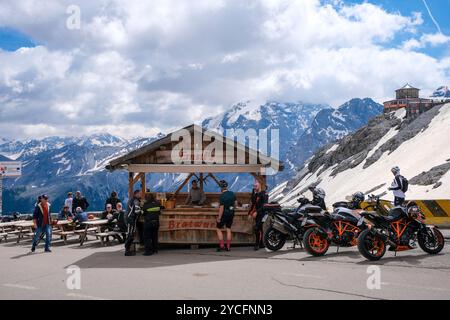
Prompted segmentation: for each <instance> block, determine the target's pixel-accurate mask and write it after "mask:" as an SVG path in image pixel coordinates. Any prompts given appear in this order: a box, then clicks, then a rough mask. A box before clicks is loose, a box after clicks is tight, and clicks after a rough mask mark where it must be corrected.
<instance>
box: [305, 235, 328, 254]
mask: <svg viewBox="0 0 450 320" xmlns="http://www.w3.org/2000/svg"><path fill="white" fill-rule="evenodd" d="M303 243H304V245H305V249H306V251H307V252H308V253H309V254H310V255H312V256H315V257H321V256H323V255H325V253H327V251H328V248H329V247H330V241H328V239H327V238H326V237H324V236H323V235H321V234H320V233H319V230H318V229H317V228H311V229H308V230H307V231H306V232H305V235H304V236H303Z"/></svg>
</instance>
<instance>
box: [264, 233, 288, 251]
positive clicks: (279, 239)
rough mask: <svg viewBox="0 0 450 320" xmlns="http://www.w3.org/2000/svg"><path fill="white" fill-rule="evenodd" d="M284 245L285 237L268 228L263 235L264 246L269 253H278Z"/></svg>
mask: <svg viewBox="0 0 450 320" xmlns="http://www.w3.org/2000/svg"><path fill="white" fill-rule="evenodd" d="M285 243H286V235H285V234H283V233H281V232H280V231H278V230H277V229H275V228H269V229H267V230H266V232H265V233H264V245H265V246H266V248H267V249H269V250H270V251H278V250H280V249H281V248H283V246H284V244H285Z"/></svg>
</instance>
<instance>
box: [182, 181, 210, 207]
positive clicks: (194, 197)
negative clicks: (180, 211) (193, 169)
mask: <svg viewBox="0 0 450 320" xmlns="http://www.w3.org/2000/svg"><path fill="white" fill-rule="evenodd" d="M205 201H206V196H205V192H204V191H203V190H202V189H201V188H200V187H199V186H198V182H197V180H193V181H192V182H191V189H190V190H189V194H188V197H187V198H186V204H187V205H198V206H202V205H204V204H205Z"/></svg>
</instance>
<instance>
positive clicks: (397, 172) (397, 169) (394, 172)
mask: <svg viewBox="0 0 450 320" xmlns="http://www.w3.org/2000/svg"><path fill="white" fill-rule="evenodd" d="M391 172H392V173H393V174H395V175H397V174H400V167H398V166H395V167H393V168H392V169H391Z"/></svg>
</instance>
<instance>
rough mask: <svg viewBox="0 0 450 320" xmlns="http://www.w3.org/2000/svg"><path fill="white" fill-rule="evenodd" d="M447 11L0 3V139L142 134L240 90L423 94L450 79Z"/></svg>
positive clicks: (399, 1)
mask: <svg viewBox="0 0 450 320" xmlns="http://www.w3.org/2000/svg"><path fill="white" fill-rule="evenodd" d="M74 3H76V4H77V5H78V7H79V10H80V12H81V21H80V28H79V29H71V28H68V27H67V21H68V20H67V19H68V18H69V14H68V13H67V11H68V8H70V6H71V5H73V4H74ZM425 3H426V4H427V5H428V6H429V8H430V11H431V15H432V16H433V17H434V19H435V21H436V23H437V24H438V26H439V27H437V26H436V24H435V23H434V22H433V19H432V18H431V16H430V14H429V13H428V11H427V8H426V6H425ZM330 4H331V5H330ZM449 12H450V0H426V1H424V0H370V1H360V0H359V1H357V0H347V1H345V0H344V1H342V0H278V1H273V0H246V1H240V0H235V1H233V0H226V1H223V0H206V1H192V0H152V1H123V0H96V1H92V0H76V1H73V0H46V1H21V0H2V1H0V105H1V108H0V138H1V137H7V138H10V137H19V138H29V137H42V136H48V135H82V134H91V133H94V132H105V131H106V132H110V133H113V134H116V135H120V136H123V137H133V136H136V132H138V135H140V136H143V135H146V136H151V135H153V134H156V133H158V132H169V131H173V130H174V129H176V128H179V127H183V126H186V125H189V124H191V123H193V122H197V121H200V120H202V119H204V118H205V117H208V116H214V115H218V114H220V113H221V112H223V111H225V110H227V109H229V108H230V107H231V106H233V105H234V104H236V103H238V102H242V101H249V100H250V101H251V102H252V105H254V106H258V105H260V104H262V103H264V102H266V101H280V102H297V101H303V102H309V103H327V104H329V105H331V106H333V107H338V106H340V105H341V104H343V103H345V102H346V101H348V100H350V99H352V98H366V97H370V98H372V99H374V100H375V101H377V102H380V103H382V102H383V101H386V100H388V99H391V98H392V96H393V94H394V91H395V89H397V88H399V87H401V86H403V85H404V84H405V83H411V84H412V85H414V86H416V87H419V88H421V89H422V91H421V92H422V95H423V96H429V95H430V94H431V93H432V92H433V91H434V90H435V89H436V88H438V87H440V86H442V85H450V19H449V18H448V15H449ZM438 28H439V29H441V32H442V33H439V32H438ZM23 47H25V48H24V49H21V50H17V49H19V48H23ZM42 110H46V111H48V112H47V113H46V115H45V117H38V118H37V117H36V114H41V112H42ZM155 114H158V115H164V116H162V117H160V116H158V117H155V116H154V115H155ZM105 119H107V120H105Z"/></svg>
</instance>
